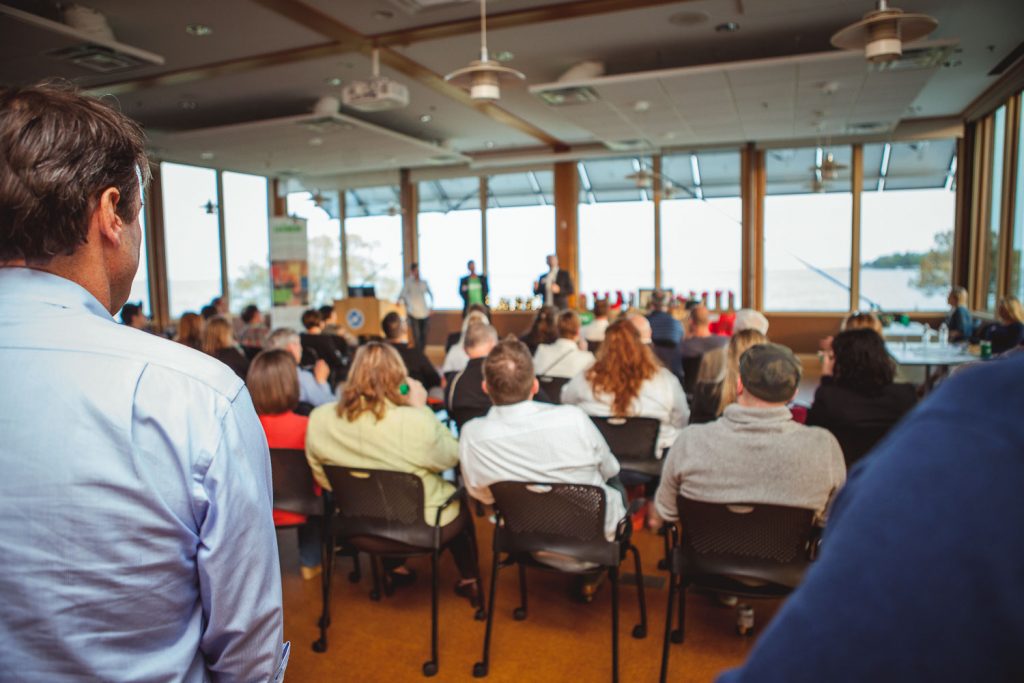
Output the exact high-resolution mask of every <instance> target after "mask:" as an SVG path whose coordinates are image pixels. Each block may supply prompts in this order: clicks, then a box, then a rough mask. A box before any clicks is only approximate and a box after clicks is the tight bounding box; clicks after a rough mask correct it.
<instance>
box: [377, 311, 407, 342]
mask: <svg viewBox="0 0 1024 683" xmlns="http://www.w3.org/2000/svg"><path fill="white" fill-rule="evenodd" d="M380 326H381V329H383V330H384V338H385V339H387V340H388V341H396V340H398V339H401V338H402V337H403V336H405V321H404V320H402V316H400V315H398V313H396V312H395V311H391V312H390V313H388V314H387V315H386V316H384V320H382V321H381V323H380Z"/></svg>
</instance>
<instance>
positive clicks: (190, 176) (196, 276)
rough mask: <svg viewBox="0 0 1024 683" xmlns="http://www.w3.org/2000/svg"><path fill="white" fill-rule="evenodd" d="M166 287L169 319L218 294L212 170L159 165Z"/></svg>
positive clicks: (217, 239) (196, 309)
mask: <svg viewBox="0 0 1024 683" xmlns="http://www.w3.org/2000/svg"><path fill="white" fill-rule="evenodd" d="M160 178H161V184H162V188H163V204H164V231H165V234H166V242H167V244H166V247H167V289H168V299H169V305H170V313H171V317H172V318H178V317H180V316H181V314H182V313H185V312H186V311H193V312H199V309H200V308H202V307H203V306H205V305H206V304H208V303H210V301H211V300H212V299H213V298H215V297H217V296H220V295H221V293H222V292H221V279H220V232H219V231H220V225H219V222H218V219H217V172H216V171H213V170H211V169H208V168H199V167H196V166H183V165H181V164H172V163H167V162H164V163H161V164H160Z"/></svg>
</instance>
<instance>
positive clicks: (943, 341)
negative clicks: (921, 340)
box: [939, 322, 949, 347]
mask: <svg viewBox="0 0 1024 683" xmlns="http://www.w3.org/2000/svg"><path fill="white" fill-rule="evenodd" d="M939 346H941V347H946V346H949V325H947V324H946V323H945V322H943V323H942V324H941V325H939Z"/></svg>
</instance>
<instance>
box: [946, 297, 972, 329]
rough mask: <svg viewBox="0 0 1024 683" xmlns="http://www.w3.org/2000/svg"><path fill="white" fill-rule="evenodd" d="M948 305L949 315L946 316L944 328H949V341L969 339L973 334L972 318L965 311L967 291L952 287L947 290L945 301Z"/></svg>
mask: <svg viewBox="0 0 1024 683" xmlns="http://www.w3.org/2000/svg"><path fill="white" fill-rule="evenodd" d="M946 302H947V303H948V304H949V313H947V314H946V327H948V328H949V340H950V341H960V340H961V339H970V338H971V335H973V334H974V318H972V317H971V312H970V311H969V310H967V289H966V288H965V287H953V288H952V289H950V290H949V297H948V298H947V299H946Z"/></svg>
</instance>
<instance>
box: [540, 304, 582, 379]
mask: <svg viewBox="0 0 1024 683" xmlns="http://www.w3.org/2000/svg"><path fill="white" fill-rule="evenodd" d="M593 364H594V354H592V353H591V352H590V351H581V350H580V316H579V314H577V313H576V311H572V310H566V311H562V312H561V313H559V314H558V339H556V340H555V341H554V342H552V343H550V344H541V345H540V346H538V347H537V350H536V351H535V352H534V354H533V367H534V370H535V371H536V373H537V374H538V375H540V376H543V377H565V378H570V377H575V376H576V375H578V374H579V373H581V372H583V371H584V370H586V369H587V368H589V367H590V366H591V365H593Z"/></svg>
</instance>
